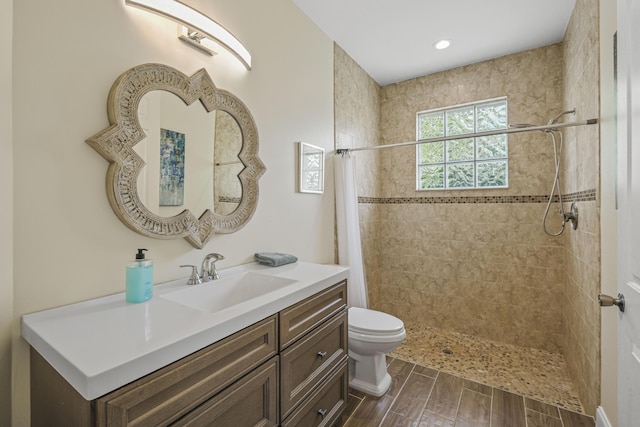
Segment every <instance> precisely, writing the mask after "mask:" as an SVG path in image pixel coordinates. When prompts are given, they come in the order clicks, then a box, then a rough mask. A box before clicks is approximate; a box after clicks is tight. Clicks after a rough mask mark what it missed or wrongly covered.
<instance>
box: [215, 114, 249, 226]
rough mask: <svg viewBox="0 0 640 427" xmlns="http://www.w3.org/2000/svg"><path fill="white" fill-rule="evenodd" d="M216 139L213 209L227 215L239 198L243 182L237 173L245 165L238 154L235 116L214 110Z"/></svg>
mask: <svg viewBox="0 0 640 427" xmlns="http://www.w3.org/2000/svg"><path fill="white" fill-rule="evenodd" d="M215 141H216V144H215V148H214V156H213V158H214V160H215V165H214V168H213V170H214V176H213V184H214V185H213V187H214V192H213V193H214V195H215V198H214V200H213V206H214V212H215V213H217V214H218V215H229V214H231V213H232V212H233V211H235V210H236V209H237V207H238V205H239V204H240V200H242V184H241V183H240V180H239V179H238V175H239V174H240V172H242V169H244V165H243V164H242V162H241V161H240V159H239V158H238V153H240V150H241V149H242V132H240V127H239V126H238V122H236V119H234V118H233V117H232V116H231V115H230V114H227V113H226V112H224V111H216V126H215Z"/></svg>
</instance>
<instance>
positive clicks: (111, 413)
mask: <svg viewBox="0 0 640 427" xmlns="http://www.w3.org/2000/svg"><path fill="white" fill-rule="evenodd" d="M276 343H277V318H276V316H275V315H274V316H271V317H269V318H267V319H265V320H263V321H261V322H258V323H256V324H254V325H252V326H249V327H248V328H246V329H243V330H242V331H239V332H237V333H235V334H233V335H231V336H229V337H227V338H225V339H223V340H221V341H218V342H217V343H215V344H212V345H210V346H209V347H206V348H204V349H202V350H200V351H197V352H195V353H193V354H191V355H189V356H187V357H185V358H183V359H181V360H179V361H177V362H174V363H172V364H170V365H168V366H165V367H164V368H162V369H160V370H158V371H156V372H154V373H152V374H149V375H147V376H146V377H143V378H141V379H139V380H137V381H134V382H132V383H131V384H129V385H126V386H124V387H122V388H120V389H118V390H116V391H115V392H113V393H110V394H107V395H105V396H103V397H101V398H99V399H97V401H96V425H98V426H103V425H109V426H124V425H127V424H139V425H153V426H163V425H168V424H169V423H170V422H172V421H175V420H177V419H178V418H180V417H181V416H183V415H184V414H186V413H187V412H188V411H190V410H192V409H193V408H195V407H196V406H198V405H200V404H201V403H203V402H204V401H206V400H207V399H209V398H211V397H212V396H213V395H215V394H216V393H218V392H219V391H221V390H222V389H224V388H225V387H227V386H228V385H229V384H231V383H232V382H233V381H235V380H236V379H238V378H240V377H241V376H242V375H244V374H246V373H247V372H249V371H250V370H252V369H253V368H255V367H256V366H258V365H259V364H261V363H263V362H265V361H266V360H268V359H269V358H270V357H272V356H274V355H275V354H277V344H276Z"/></svg>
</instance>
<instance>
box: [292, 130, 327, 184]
mask: <svg viewBox="0 0 640 427" xmlns="http://www.w3.org/2000/svg"><path fill="white" fill-rule="evenodd" d="M298 191H300V192H301V193H313V194H322V193H324V148H321V147H317V146H315V145H311V144H307V143H306V142H298Z"/></svg>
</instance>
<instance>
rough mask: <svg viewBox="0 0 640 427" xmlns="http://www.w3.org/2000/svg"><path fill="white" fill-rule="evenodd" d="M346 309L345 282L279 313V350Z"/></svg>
mask: <svg viewBox="0 0 640 427" xmlns="http://www.w3.org/2000/svg"><path fill="white" fill-rule="evenodd" d="M346 307H347V281H346V280H345V281H343V282H340V283H338V284H337V285H334V286H332V287H330V288H328V289H326V290H324V291H322V292H319V293H317V294H315V295H313V296H311V297H309V298H307V299H305V300H303V301H300V302H299V303H297V304H295V305H292V306H291V307H288V308H285V309H284V310H282V311H281V312H280V349H281V350H283V349H284V348H286V347H288V346H289V345H291V344H293V342H294V341H295V340H297V339H298V338H300V337H301V336H302V335H304V334H306V333H307V332H309V331H311V330H312V329H313V328H315V327H317V326H318V325H320V324H321V323H322V322H324V321H325V320H327V319H329V318H330V317H332V316H334V315H335V314H337V313H339V312H340V311H341V310H343V309H345V308H346Z"/></svg>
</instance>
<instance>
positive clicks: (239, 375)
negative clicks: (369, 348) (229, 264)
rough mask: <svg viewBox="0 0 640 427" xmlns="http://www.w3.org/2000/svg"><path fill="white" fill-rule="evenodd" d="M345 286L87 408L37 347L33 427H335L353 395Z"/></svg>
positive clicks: (33, 359)
mask: <svg viewBox="0 0 640 427" xmlns="http://www.w3.org/2000/svg"><path fill="white" fill-rule="evenodd" d="M346 307H347V306H346V282H341V283H339V284H336V285H334V286H332V287H330V288H327V289H325V290H324V291H321V292H319V293H318V294H316V295H314V296H312V297H310V298H307V299H305V300H303V301H301V302H299V303H297V304H295V305H293V306H291V307H288V308H286V309H284V310H282V311H281V312H280V313H277V314H275V315H273V316H270V317H268V318H266V319H264V320H262V321H260V322H258V323H256V324H254V325H252V326H249V327H247V328H245V329H243V330H241V331H239V332H237V333H235V334H233V335H231V336H229V337H227V338H225V339H223V340H221V341H218V342H216V343H214V344H211V345H210V346H208V347H206V348H204V349H202V350H200V351H197V352H195V353H193V354H191V355H189V356H187V357H185V358H183V359H181V360H178V361H176V362H174V363H172V364H170V365H168V366H165V367H164V368H161V369H159V370H158V371H156V372H153V373H151V374H149V375H147V376H145V377H143V378H140V379H139V380H136V381H134V382H132V383H130V384H127V385H125V386H123V387H121V388H119V389H117V390H115V391H113V392H111V393H109V394H107V395H105V396H102V397H100V398H97V399H95V400H93V401H87V400H84V398H82V396H80V395H79V394H78V393H77V392H76V391H75V389H73V388H72V387H71V386H70V385H69V384H68V383H67V382H66V381H65V380H64V379H63V378H62V377H61V376H60V375H59V374H58V373H57V372H56V371H55V369H53V368H52V367H51V365H49V364H48V363H47V362H46V361H45V360H44V359H43V358H42V357H41V356H40V355H39V354H38V353H37V352H36V351H35V350H33V349H32V350H31V423H32V426H52V425H65V426H76V425H77V426H99V427H102V426H126V425H140V426H169V425H171V426H234V427H235V426H238V427H242V426H264V427H267V426H277V425H282V426H296V425H298V426H304V427H308V426H314V427H315V426H331V425H332V424H333V423H334V422H335V421H336V420H337V418H338V417H339V416H340V414H341V413H342V411H343V410H344V408H345V407H346V401H347V394H348V371H347V367H348V363H347V360H348V356H347V354H348V353H347V330H348V327H347V308H346Z"/></svg>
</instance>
